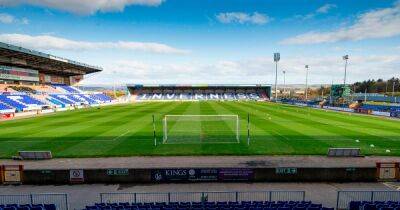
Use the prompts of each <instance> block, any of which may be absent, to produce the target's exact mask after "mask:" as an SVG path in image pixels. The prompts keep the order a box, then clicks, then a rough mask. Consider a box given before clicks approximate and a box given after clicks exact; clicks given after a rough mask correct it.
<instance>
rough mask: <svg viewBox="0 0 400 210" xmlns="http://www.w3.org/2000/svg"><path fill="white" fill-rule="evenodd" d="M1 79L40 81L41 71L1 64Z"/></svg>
mask: <svg viewBox="0 0 400 210" xmlns="http://www.w3.org/2000/svg"><path fill="white" fill-rule="evenodd" d="M0 79H4V80H15V81H29V82H39V72H38V71H36V70H33V69H25V68H18V67H13V66H4V65H0Z"/></svg>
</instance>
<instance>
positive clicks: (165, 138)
mask: <svg viewBox="0 0 400 210" xmlns="http://www.w3.org/2000/svg"><path fill="white" fill-rule="evenodd" d="M168 117H232V118H234V119H235V120H236V142H224V143H240V124H239V115H218V114H216V115H193V114H189V115H186V114H182V115H164V118H163V123H162V124H163V144H165V143H167V140H168V123H167V119H168ZM219 143H222V142H219ZM213 144H218V142H214V143H213Z"/></svg>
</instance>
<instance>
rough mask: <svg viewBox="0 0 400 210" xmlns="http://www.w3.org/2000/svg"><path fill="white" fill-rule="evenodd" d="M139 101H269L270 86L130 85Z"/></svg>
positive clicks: (134, 96)
mask: <svg viewBox="0 0 400 210" xmlns="http://www.w3.org/2000/svg"><path fill="white" fill-rule="evenodd" d="M128 89H129V91H130V93H131V95H132V96H133V98H134V100H137V101H178V100H195V101H201V100H226V101H233V100H255V101H258V100H264V101H265V100H269V98H270V95H271V86H268V85H204V86H196V85H128Z"/></svg>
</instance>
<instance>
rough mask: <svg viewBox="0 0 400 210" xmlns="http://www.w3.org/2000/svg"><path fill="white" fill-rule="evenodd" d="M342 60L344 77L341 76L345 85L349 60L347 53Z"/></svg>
mask: <svg viewBox="0 0 400 210" xmlns="http://www.w3.org/2000/svg"><path fill="white" fill-rule="evenodd" d="M343 60H344V61H345V63H344V78H343V85H344V86H345V85H346V79H347V60H349V55H344V56H343Z"/></svg>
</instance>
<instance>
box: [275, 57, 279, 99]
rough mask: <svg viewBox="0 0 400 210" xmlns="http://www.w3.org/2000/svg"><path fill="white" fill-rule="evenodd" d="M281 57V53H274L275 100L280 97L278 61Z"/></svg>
mask: <svg viewBox="0 0 400 210" xmlns="http://www.w3.org/2000/svg"><path fill="white" fill-rule="evenodd" d="M280 59H281V54H280V53H274V62H275V101H276V100H277V99H278V87H277V85H278V61H279V60H280Z"/></svg>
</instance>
